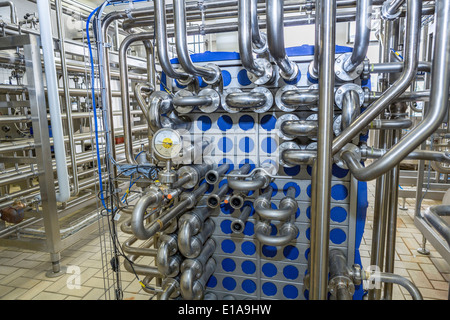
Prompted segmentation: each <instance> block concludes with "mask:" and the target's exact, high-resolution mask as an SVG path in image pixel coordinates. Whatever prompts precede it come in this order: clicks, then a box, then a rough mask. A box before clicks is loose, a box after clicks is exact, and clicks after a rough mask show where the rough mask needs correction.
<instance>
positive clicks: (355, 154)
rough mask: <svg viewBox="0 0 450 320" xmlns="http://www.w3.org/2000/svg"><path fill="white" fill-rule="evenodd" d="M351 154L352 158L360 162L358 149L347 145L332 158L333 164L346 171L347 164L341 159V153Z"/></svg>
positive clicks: (350, 144)
mask: <svg viewBox="0 0 450 320" xmlns="http://www.w3.org/2000/svg"><path fill="white" fill-rule="evenodd" d="M344 152H351V153H352V155H353V157H354V158H355V159H356V160H357V161H358V162H360V161H361V152H360V151H359V148H358V147H357V146H355V145H354V144H352V143H347V144H346V145H345V146H344V147H343V148H342V149H341V150H340V151H339V152H338V153H336V154H335V155H334V156H333V160H334V163H335V164H336V165H337V166H338V167H339V168H341V169H348V166H347V163H346V162H345V161H344V160H343V159H342V153H344Z"/></svg>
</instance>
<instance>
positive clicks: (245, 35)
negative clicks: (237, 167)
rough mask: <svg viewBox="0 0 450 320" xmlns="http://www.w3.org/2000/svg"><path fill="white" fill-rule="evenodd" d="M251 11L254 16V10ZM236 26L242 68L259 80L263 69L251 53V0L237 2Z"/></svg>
mask: <svg viewBox="0 0 450 320" xmlns="http://www.w3.org/2000/svg"><path fill="white" fill-rule="evenodd" d="M253 11H254V12H255V14H256V10H253ZM238 24H239V26H238V36H239V54H240V57H241V61H242V66H243V67H244V68H245V69H246V70H247V71H249V72H251V73H253V74H254V75H255V76H257V77H258V78H260V77H262V76H263V75H264V68H263V67H262V66H261V65H258V64H257V63H256V61H255V59H254V58H253V51H252V33H253V32H252V31H253V29H252V0H241V1H239V3H238ZM256 26H257V25H256ZM258 34H259V32H258Z"/></svg>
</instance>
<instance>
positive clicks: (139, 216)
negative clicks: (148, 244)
mask: <svg viewBox="0 0 450 320" xmlns="http://www.w3.org/2000/svg"><path fill="white" fill-rule="evenodd" d="M163 197H164V195H163V194H162V192H161V191H160V190H159V189H157V188H152V189H150V191H149V192H148V193H146V194H145V195H144V196H142V197H141V198H140V199H139V200H138V202H137V203H136V205H135V206H134V209H133V213H132V214H131V231H132V233H133V234H134V236H135V237H136V238H138V239H140V240H147V239H149V238H150V237H152V236H153V235H154V234H155V233H156V232H157V231H158V230H154V228H153V227H152V226H153V225H154V224H151V225H150V227H149V228H146V227H145V225H144V220H145V219H144V217H145V211H146V210H147V208H148V207H149V206H155V207H156V206H158V205H159V204H160V203H161V200H162V199H163Z"/></svg>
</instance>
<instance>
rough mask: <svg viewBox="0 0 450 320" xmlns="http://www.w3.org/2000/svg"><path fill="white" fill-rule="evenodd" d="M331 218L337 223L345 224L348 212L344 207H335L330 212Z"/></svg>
mask: <svg viewBox="0 0 450 320" xmlns="http://www.w3.org/2000/svg"><path fill="white" fill-rule="evenodd" d="M330 218H331V220H333V221H335V222H344V221H345V219H347V210H345V209H344V208H342V207H334V208H332V209H331V211H330Z"/></svg>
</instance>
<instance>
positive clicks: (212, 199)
mask: <svg viewBox="0 0 450 320" xmlns="http://www.w3.org/2000/svg"><path fill="white" fill-rule="evenodd" d="M228 189H229V188H228V183H224V184H223V185H222V186H221V187H220V189H219V191H217V194H214V193H213V194H210V195H209V196H208V198H207V199H206V204H207V205H208V207H210V208H217V207H218V206H220V204H221V203H222V201H223V200H224V198H225V196H226V194H227V192H228Z"/></svg>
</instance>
